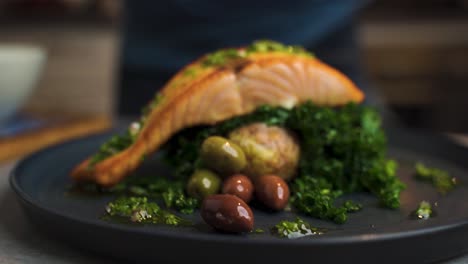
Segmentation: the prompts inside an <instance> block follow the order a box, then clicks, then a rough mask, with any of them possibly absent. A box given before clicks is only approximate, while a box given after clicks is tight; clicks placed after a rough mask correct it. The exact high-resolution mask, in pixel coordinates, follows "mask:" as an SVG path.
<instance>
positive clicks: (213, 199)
mask: <svg viewBox="0 0 468 264" xmlns="http://www.w3.org/2000/svg"><path fill="white" fill-rule="evenodd" d="M247 157H248V155H246V154H245V151H244V150H243V149H242V147H241V146H239V145H238V144H237V143H235V142H234V141H233V140H230V139H228V138H224V137H221V136H211V137H208V138H206V139H205V141H204V142H203V144H202V146H201V149H200V159H201V164H202V166H201V167H202V168H200V169H198V170H196V171H195V172H194V173H193V174H192V176H191V177H190V178H189V180H188V183H187V192H188V194H189V195H191V196H193V197H197V198H199V199H201V200H202V201H203V202H202V206H201V212H200V214H201V216H202V218H203V220H204V221H205V222H206V223H207V224H209V225H210V226H212V227H213V228H215V229H216V230H219V231H224V232H233V233H240V232H250V231H252V230H253V227H254V216H253V213H252V210H251V208H250V206H249V203H250V202H251V201H252V200H253V199H256V200H257V201H258V202H260V203H261V204H263V205H264V206H265V207H267V208H269V209H270V210H273V211H280V210H283V209H284V208H285V207H286V205H287V204H288V200H289V195H290V193H289V187H288V184H287V183H286V181H285V180H284V179H283V178H284V177H280V176H278V175H276V174H274V173H267V174H264V175H258V174H256V175H250V174H248V173H246V170H245V169H246V168H252V164H251V162H252V159H249V158H247ZM254 165H255V164H254ZM247 171H249V170H247ZM288 178H290V176H288Z"/></svg>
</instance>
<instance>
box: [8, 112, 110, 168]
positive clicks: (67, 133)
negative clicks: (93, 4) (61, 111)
mask: <svg viewBox="0 0 468 264" xmlns="http://www.w3.org/2000/svg"><path fill="white" fill-rule="evenodd" d="M111 125H112V119H111V118H110V117H106V116H86V117H80V116H74V117H61V118H56V120H55V122H50V125H47V126H44V127H41V128H39V129H32V130H30V131H27V132H23V133H19V134H15V135H13V136H9V137H3V138H2V137H0V163H3V162H8V161H12V160H15V159H18V158H21V157H23V156H26V155H28V154H30V153H32V152H34V151H37V150H39V149H42V148H45V147H48V146H51V145H53V144H58V143H62V142H64V141H66V140H70V139H73V138H77V137H81V136H86V135H90V134H93V133H98V132H102V131H105V130H107V129H109V128H110V127H111Z"/></svg>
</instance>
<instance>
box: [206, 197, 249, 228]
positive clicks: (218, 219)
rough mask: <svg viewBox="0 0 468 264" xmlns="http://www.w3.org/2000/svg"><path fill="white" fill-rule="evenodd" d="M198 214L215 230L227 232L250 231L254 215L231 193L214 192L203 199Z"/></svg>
mask: <svg viewBox="0 0 468 264" xmlns="http://www.w3.org/2000/svg"><path fill="white" fill-rule="evenodd" d="M200 214H201V216H202V218H203V220H204V221H205V222H206V223H207V224H208V225H210V226H211V227H213V228H214V229H216V230H219V231H224V232H229V233H244V232H250V231H252V230H253V227H254V215H253V213H252V210H251V209H250V207H249V206H248V205H247V204H246V203H245V202H244V201H243V200H242V199H240V198H239V197H237V196H235V195H232V194H214V195H210V196H208V197H206V198H205V199H204V200H203V203H202V206H201V210H200Z"/></svg>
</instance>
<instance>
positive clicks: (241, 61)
mask: <svg viewBox="0 0 468 264" xmlns="http://www.w3.org/2000/svg"><path fill="white" fill-rule="evenodd" d="M283 48H284V49H283ZM157 98H158V100H157V102H153V103H150V104H149V106H150V109H149V111H148V112H147V113H146V114H145V115H144V116H143V118H142V120H141V121H140V122H139V123H138V124H137V125H141V128H139V130H138V131H137V133H135V136H134V139H133V140H132V141H131V143H130V144H128V146H126V147H125V148H124V149H121V150H118V151H115V153H112V154H111V155H107V156H104V157H101V158H100V159H96V156H94V157H89V158H87V159H86V160H84V161H82V162H81V163H79V164H78V165H77V166H76V167H75V168H74V169H73V170H72V172H71V177H72V178H73V179H74V180H76V181H91V182H95V183H97V184H98V185H101V186H103V187H109V186H112V185H114V184H116V183H118V182H119V181H121V180H122V179H123V178H124V177H125V176H126V175H128V174H129V173H130V172H132V171H133V170H135V169H136V168H137V167H138V166H139V165H140V164H141V162H142V157H144V156H146V155H148V154H151V153H154V152H155V151H157V150H158V148H159V147H160V146H161V145H162V144H164V143H165V142H166V141H167V140H168V139H169V138H170V137H171V136H173V135H174V134H175V133H177V132H179V131H181V130H182V129H185V128H188V127H192V126H195V125H214V124H216V123H218V122H221V121H223V120H226V119H229V118H231V117H234V116H238V115H244V114H248V113H250V112H252V111H254V110H255V109H256V108H257V107H259V106H261V105H265V104H268V105H272V106H283V107H286V108H292V107H294V106H296V105H298V104H300V103H302V102H305V101H308V100H310V101H312V102H314V103H315V104H317V105H323V106H339V105H343V104H346V103H349V102H356V103H360V102H362V100H363V99H364V94H363V92H362V91H361V90H360V89H359V88H358V87H356V85H355V84H354V83H353V82H352V81H351V80H350V79H349V78H347V77H346V76H345V75H344V74H343V73H341V72H339V71H338V70H336V69H334V68H332V67H331V66H329V65H327V64H326V63H324V62H322V61H320V60H319V59H317V58H316V57H314V56H313V55H311V54H308V53H307V52H302V51H296V50H294V49H291V48H289V47H287V46H281V48H278V49H277V48H272V49H266V50H264V49H262V50H253V51H252V50H249V49H248V48H236V49H225V50H221V51H218V52H217V53H213V54H208V55H205V56H203V57H202V58H200V59H198V60H196V61H194V62H193V63H191V64H189V65H187V66H186V67H184V68H183V69H181V70H180V71H179V72H178V73H176V74H175V75H174V76H173V77H172V79H171V80H169V82H167V83H166V84H165V85H164V87H162V89H160V90H159V92H158V94H157Z"/></svg>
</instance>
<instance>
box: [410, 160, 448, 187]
mask: <svg viewBox="0 0 468 264" xmlns="http://www.w3.org/2000/svg"><path fill="white" fill-rule="evenodd" d="M415 170H416V173H415V177H416V179H419V180H422V181H426V182H429V183H431V184H432V185H433V186H434V187H435V188H436V189H437V191H438V192H440V193H442V194H446V193H448V192H450V191H451V190H453V189H454V188H455V187H456V186H457V179H456V178H455V177H452V176H451V175H450V174H449V173H448V172H447V171H444V170H441V169H438V168H434V167H428V166H426V165H424V164H423V163H421V162H418V163H416V164H415Z"/></svg>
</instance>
